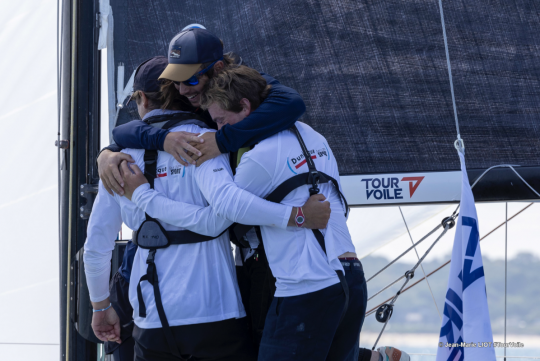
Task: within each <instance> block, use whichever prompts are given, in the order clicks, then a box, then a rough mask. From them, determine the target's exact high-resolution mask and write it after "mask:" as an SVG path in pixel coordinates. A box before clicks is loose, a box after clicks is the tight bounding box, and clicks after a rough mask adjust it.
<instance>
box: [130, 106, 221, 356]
mask: <svg viewBox="0 0 540 361" xmlns="http://www.w3.org/2000/svg"><path fill="white" fill-rule="evenodd" d="M146 122H147V123H148V124H151V125H152V126H154V127H158V128H162V129H169V128H172V127H174V126H176V125H179V124H180V123H182V125H185V124H196V125H199V126H200V127H202V128H208V126H207V125H206V124H204V123H203V122H201V121H200V120H199V118H198V117H197V116H195V115H194V114H191V113H175V114H166V115H161V116H155V117H151V118H149V119H147V120H146ZM160 123H163V124H160ZM157 159H158V152H157V151H156V150H145V153H144V176H145V178H146V180H147V181H148V183H149V184H150V188H152V189H154V180H155V178H156V177H157ZM145 215H146V219H147V221H153V222H156V223H157V224H158V225H159V228H160V229H161V230H162V232H163V233H164V234H165V235H166V237H167V240H168V244H167V245H166V247H168V246H169V245H171V244H190V243H199V242H206V241H210V240H212V239H215V238H217V237H210V236H204V235H201V234H198V233H195V232H191V231H187V230H186V231H166V230H164V229H163V227H161V225H160V224H159V222H158V221H157V220H156V219H154V218H152V217H151V216H149V215H148V214H147V213H145ZM140 230H141V229H139V230H137V231H134V232H133V242H134V243H135V244H137V245H138V246H139V247H141V248H145V247H144V246H143V245H141V244H139V243H138V242H137V235H138V232H139V231H140ZM225 231H227V230H225ZM225 231H223V232H222V233H221V234H220V235H219V236H221V235H222V234H223V233H225ZM219 236H218V237H219ZM146 248H147V249H148V248H149V247H146ZM149 249H150V251H149V252H148V258H147V259H146V263H147V264H148V267H147V269H146V274H145V275H144V276H142V277H141V278H140V280H139V283H138V285H137V299H138V301H139V317H143V318H145V317H146V305H145V303H144V298H143V295H142V288H141V283H142V282H144V281H147V282H148V283H150V284H151V285H152V286H153V292H154V299H155V303H156V309H157V312H158V315H159V320H160V321H161V326H162V329H163V333H164V334H165V338H166V340H167V343H168V345H169V349H170V351H171V353H172V354H173V355H174V356H175V357H177V358H178V359H179V360H182V361H185V360H187V359H189V358H191V356H188V357H187V359H186V358H184V357H182V355H181V354H180V351H179V350H178V347H177V346H176V342H175V339H174V335H173V333H172V331H171V328H170V326H169V321H168V320H167V315H166V314H165V309H164V308H163V301H162V299H161V292H160V289H159V280H158V274H157V268H156V264H155V255H156V251H157V248H155V247H154V248H149Z"/></svg>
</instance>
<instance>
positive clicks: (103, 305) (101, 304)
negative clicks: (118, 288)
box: [92, 297, 111, 310]
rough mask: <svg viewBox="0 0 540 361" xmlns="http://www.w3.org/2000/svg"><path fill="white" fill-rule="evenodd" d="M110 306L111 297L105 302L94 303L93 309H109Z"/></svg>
mask: <svg viewBox="0 0 540 361" xmlns="http://www.w3.org/2000/svg"><path fill="white" fill-rule="evenodd" d="M110 304H111V300H110V299H109V297H107V298H105V299H104V300H103V301H99V302H92V308H93V309H94V310H102V309H104V308H107V307H109V305H110Z"/></svg>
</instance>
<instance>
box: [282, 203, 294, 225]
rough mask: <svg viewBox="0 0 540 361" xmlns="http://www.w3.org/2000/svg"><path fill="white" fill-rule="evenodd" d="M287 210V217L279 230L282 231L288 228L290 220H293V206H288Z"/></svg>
mask: <svg viewBox="0 0 540 361" xmlns="http://www.w3.org/2000/svg"><path fill="white" fill-rule="evenodd" d="M285 208H286V209H287V211H286V212H285V215H284V217H283V222H282V223H281V225H280V226H279V228H281V229H285V228H287V225H288V224H289V218H291V212H292V210H293V207H292V206H286V207H285Z"/></svg>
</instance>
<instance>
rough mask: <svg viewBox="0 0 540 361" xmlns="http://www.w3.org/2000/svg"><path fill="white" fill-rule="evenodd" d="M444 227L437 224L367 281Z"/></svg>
mask: <svg viewBox="0 0 540 361" xmlns="http://www.w3.org/2000/svg"><path fill="white" fill-rule="evenodd" d="M441 227H442V224H439V225H437V227H435V228H433V229H432V230H431V232H429V233H428V234H426V235H425V236H424V237H423V238H422V239H421V240H419V241H418V242H416V243H414V244H413V245H412V246H411V247H409V248H407V250H406V251H405V252H403V253H402V254H400V255H399V256H398V257H397V258H395V259H394V260H393V261H392V262H390V263H389V264H387V265H386V266H384V267H383V268H382V269H381V270H380V271H378V272H377V273H375V274H374V275H373V276H371V277H370V278H369V279H368V280H367V281H366V283H367V282H369V281H371V280H372V279H374V278H375V276H378V275H379V274H380V273H381V272H382V271H384V270H385V269H387V268H388V267H390V266H391V265H393V264H394V263H396V261H398V260H399V259H400V258H401V257H403V256H405V255H406V254H407V253H408V252H409V251H410V250H411V249H413V248H414V246H417V245H418V244H420V242H422V241H424V240H425V239H426V238H428V237H429V236H431V235H432V234H433V233H435V231H436V230H438V229H439V228H441Z"/></svg>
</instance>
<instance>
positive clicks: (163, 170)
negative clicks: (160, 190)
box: [157, 167, 167, 178]
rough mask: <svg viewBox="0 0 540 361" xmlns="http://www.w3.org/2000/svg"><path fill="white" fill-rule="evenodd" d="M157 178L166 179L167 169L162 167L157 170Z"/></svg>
mask: <svg viewBox="0 0 540 361" xmlns="http://www.w3.org/2000/svg"><path fill="white" fill-rule="evenodd" d="M157 176H158V178H162V177H166V176H167V167H161V168H158V169H157Z"/></svg>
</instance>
